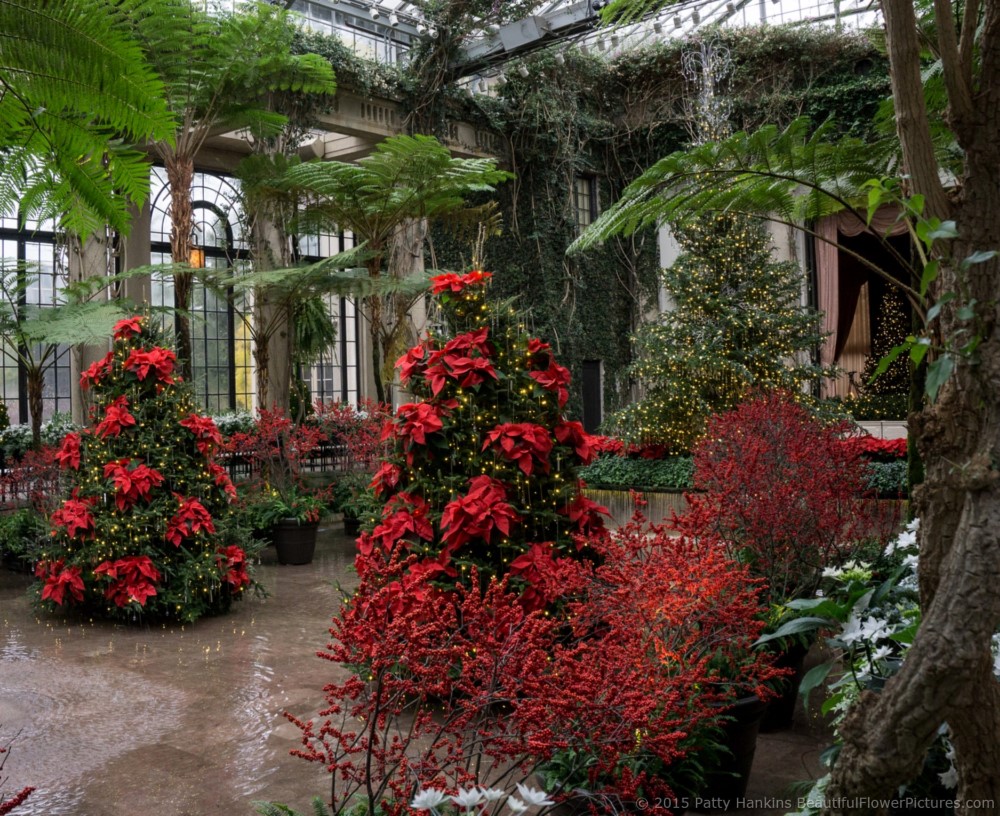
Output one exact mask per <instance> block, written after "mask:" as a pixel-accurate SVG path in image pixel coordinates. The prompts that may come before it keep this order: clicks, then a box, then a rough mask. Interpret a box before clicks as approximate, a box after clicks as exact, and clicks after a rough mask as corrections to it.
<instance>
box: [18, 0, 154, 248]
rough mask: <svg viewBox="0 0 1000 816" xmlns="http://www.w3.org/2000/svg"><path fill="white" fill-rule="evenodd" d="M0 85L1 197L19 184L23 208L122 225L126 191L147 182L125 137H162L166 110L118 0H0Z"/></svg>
mask: <svg viewBox="0 0 1000 816" xmlns="http://www.w3.org/2000/svg"><path fill="white" fill-rule="evenodd" d="M0 91H2V92H0V151H3V154H4V161H3V172H2V173H0V204H3V205H6V206H7V207H8V208H9V207H10V205H12V204H13V203H15V202H20V199H21V196H22V195H23V194H24V192H25V190H26V189H27V191H28V196H27V200H26V202H25V206H23V207H22V211H23V214H25V215H29V214H44V215H48V214H52V213H55V214H59V213H66V214H67V215H68V217H69V222H68V223H67V224H66V225H67V226H69V227H70V228H73V229H74V230H75V231H79V232H86V231H87V230H88V229H89V228H92V226H93V225H94V224H96V223H98V222H104V221H108V222H109V223H111V224H112V225H113V226H115V227H116V228H118V229H122V230H124V229H126V228H127V226H128V215H127V204H128V201H129V199H131V200H132V201H135V202H138V203H141V202H142V201H143V200H144V197H145V195H146V193H147V190H148V164H147V162H146V161H145V159H144V157H143V156H142V155H141V154H139V153H138V152H136V151H134V150H131V149H129V148H128V145H129V144H135V143H141V142H145V141H146V140H147V139H150V138H153V139H166V138H168V137H169V134H170V133H171V131H172V118H171V116H170V114H169V111H168V110H167V108H166V106H165V104H164V102H163V86H162V83H161V82H160V80H159V78H158V77H157V76H156V74H155V72H154V71H153V70H152V69H151V68H150V66H149V65H148V63H147V62H146V60H145V57H144V55H143V53H142V50H141V48H140V47H139V45H138V44H137V43H136V42H135V41H134V39H133V38H132V37H131V36H130V33H129V29H128V26H127V20H126V18H125V15H124V13H123V10H122V9H121V8H120V7H119V6H118V4H116V3H113V2H110V0H62V1H61V2H59V3H36V2H31V0H0ZM80 207H83V208H85V209H86V210H87V211H89V212H85V213H84V214H83V217H78V216H77V213H78V212H79V209H80Z"/></svg>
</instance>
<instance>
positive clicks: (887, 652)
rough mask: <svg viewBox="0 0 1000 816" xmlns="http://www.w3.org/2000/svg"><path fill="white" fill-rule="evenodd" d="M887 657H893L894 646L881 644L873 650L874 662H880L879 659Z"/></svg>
mask: <svg viewBox="0 0 1000 816" xmlns="http://www.w3.org/2000/svg"><path fill="white" fill-rule="evenodd" d="M887 657H892V647H891V646H879V647H878V648H877V649H876V650H875V651H874V652H872V663H878V661H880V660H885V659H886V658H887Z"/></svg>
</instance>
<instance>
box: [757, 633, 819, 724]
mask: <svg viewBox="0 0 1000 816" xmlns="http://www.w3.org/2000/svg"><path fill="white" fill-rule="evenodd" d="M808 653H809V647H808V646H805V645H803V644H801V643H793V644H792V645H791V646H789V647H788V648H787V649H785V650H784V651H783V652H781V653H779V654H778V656H777V658H776V659H775V661H774V665H775V666H776V667H777V668H779V669H791V670H792V673H791V674H789V675H787V676H785V677H783V678H781V680H780V684H781V685H780V688H779V689H778V696H777V697H774V698H773V699H771V700H769V701H768V703H767V710H766V711H765V712H764V718H763V719H762V720H761V722H760V730H761V732H762V733H764V734H768V733H771V732H772V731H785V730H787V729H789V728H791V727H792V723H793V722H794V721H795V706H796V705H798V703H799V686H800V685H802V676H803V674H805V668H804V666H805V661H806V655H807V654H808Z"/></svg>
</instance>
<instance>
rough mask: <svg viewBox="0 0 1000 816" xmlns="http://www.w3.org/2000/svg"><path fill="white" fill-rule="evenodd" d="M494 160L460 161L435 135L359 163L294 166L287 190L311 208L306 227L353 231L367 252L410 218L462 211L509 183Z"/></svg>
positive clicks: (397, 139) (394, 140) (399, 139)
mask: <svg viewBox="0 0 1000 816" xmlns="http://www.w3.org/2000/svg"><path fill="white" fill-rule="evenodd" d="M511 177H512V176H511V174H510V173H507V172H505V171H503V170H499V169H497V167H496V162H494V161H493V160H492V159H456V158H452V156H451V153H450V152H449V151H448V149H447V148H446V147H445V146H444V145H442V144H441V143H440V142H438V140H437V139H435V138H434V137H432V136H420V135H417V136H393V137H391V138H389V139H386V140H385V141H383V142H381V143H380V144H379V145H378V147H377V148H376V149H375V152H374V153H372V154H371V155H370V156H366V157H365V158H363V159H361V160H360V161H359V162H358V163H357V164H347V163H345V162H336V161H331V162H309V163H306V164H302V165H299V166H298V167H292V168H290V169H289V170H288V172H287V174H286V176H285V178H286V181H287V183H288V184H289V185H290V186H291V187H292V188H293V189H295V190H297V191H298V192H299V193H301V194H302V195H303V196H305V197H306V198H307V200H309V201H311V205H310V206H309V208H308V209H307V212H306V216H305V219H304V222H303V223H304V226H318V225H323V226H329V225H330V224H331V223H332V224H336V225H337V226H339V227H341V228H344V229H350V230H352V231H354V232H355V234H357V235H358V236H359V237H361V238H363V239H364V240H365V241H366V242H367V243H368V246H369V248H371V249H372V250H375V251H377V250H380V249H381V248H383V247H384V245H385V243H386V242H387V241H388V239H389V237H390V236H391V235H392V233H393V231H394V230H395V229H396V227H397V226H398V225H399V224H400V223H401V222H403V221H405V220H406V219H408V218H435V217H438V216H440V215H443V214H444V213H448V212H453V211H455V210H458V209H461V208H462V207H464V205H465V199H466V197H467V196H468V195H469V194H471V193H474V192H478V191H492V190H493V189H494V188H495V185H497V184H499V183H500V182H502V181H505V180H506V179H509V178H511Z"/></svg>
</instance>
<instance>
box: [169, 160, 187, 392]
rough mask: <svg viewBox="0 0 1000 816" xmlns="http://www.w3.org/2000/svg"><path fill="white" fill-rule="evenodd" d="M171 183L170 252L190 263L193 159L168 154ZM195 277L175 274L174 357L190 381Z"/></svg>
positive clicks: (176, 261)
mask: <svg viewBox="0 0 1000 816" xmlns="http://www.w3.org/2000/svg"><path fill="white" fill-rule="evenodd" d="M164 165H165V168H166V171H167V181H168V182H169V184H170V255H171V259H172V260H173V262H174V263H190V261H191V230H192V228H193V226H194V220H193V216H192V208H191V184H192V182H193V180H194V159H193V157H190V156H186V155H175V156H171V157H170V158H169V159H167V160H166V161H165V162H164ZM193 285H194V276H193V275H192V274H191V273H190V272H175V273H174V305H175V306H176V307H177V308H178V309H180V310H181V312H178V314H177V320H176V326H177V356H178V364H179V368H180V371H181V376H182V377H184V379H185V380H188V381H190V380H191V353H192V346H191V321H190V320H189V319H188V316H187V310H188V309H190V308H191V291H192V288H193Z"/></svg>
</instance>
